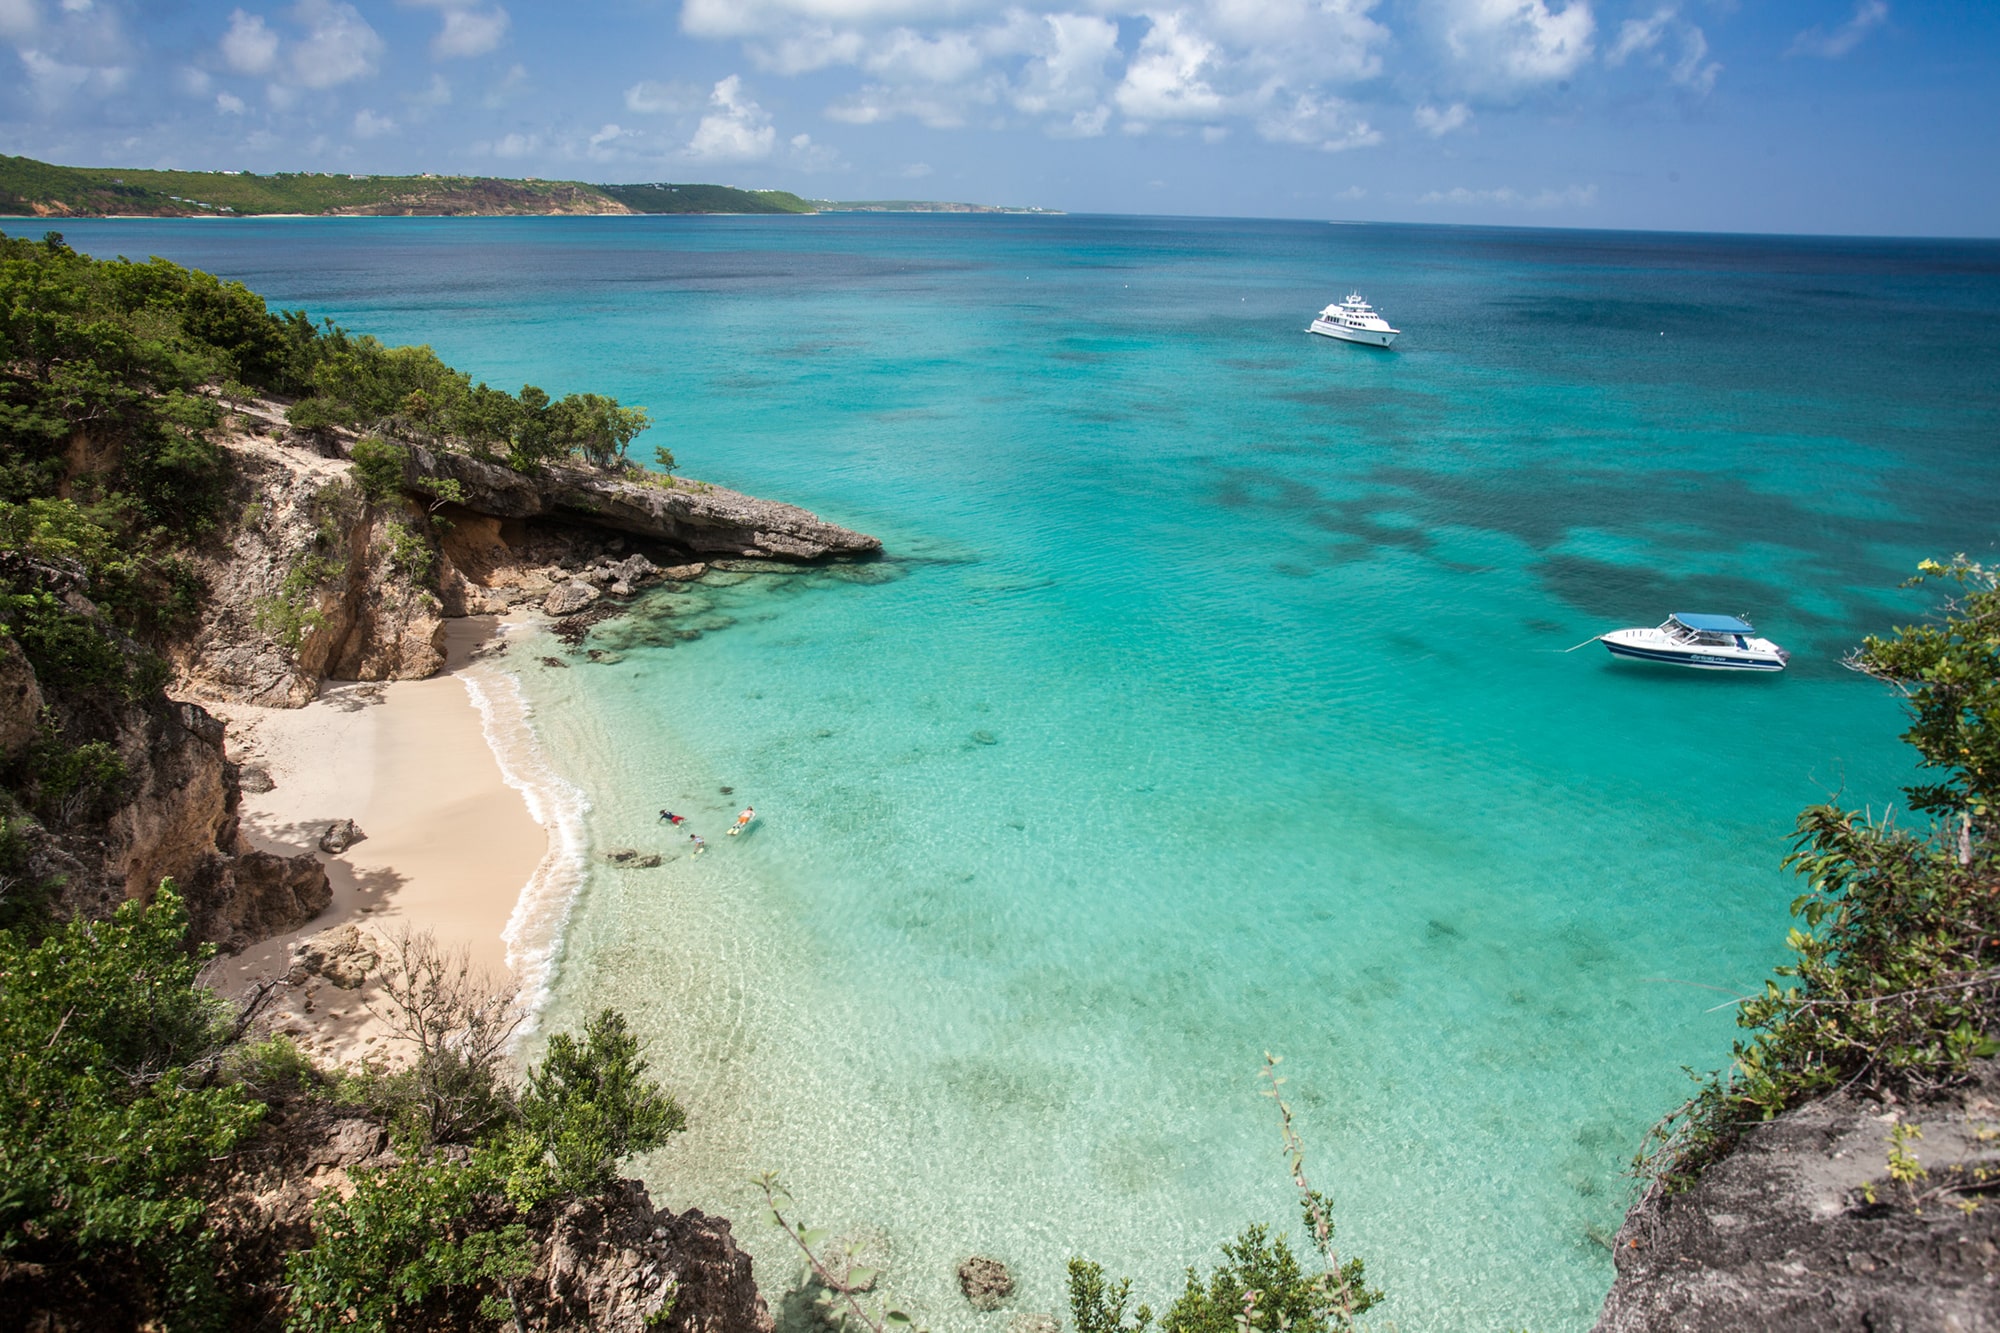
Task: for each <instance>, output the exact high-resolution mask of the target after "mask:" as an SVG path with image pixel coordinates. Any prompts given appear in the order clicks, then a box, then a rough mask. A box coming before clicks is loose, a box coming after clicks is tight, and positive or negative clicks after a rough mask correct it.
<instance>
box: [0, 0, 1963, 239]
mask: <svg viewBox="0 0 2000 1333" xmlns="http://www.w3.org/2000/svg"><path fill="white" fill-rule="evenodd" d="M10 64H11V66H12V68H11V69H10V70H9V71H8V73H7V76H6V77H5V78H0V152H8V153H15V154H22V155H26V156H30V157H36V158H41V159H43V160H45V161H53V162H61V163H69V164H75V165H94V166H125V167H178V168H186V169H202V170H250V171H260V172H263V171H278V170H292V171H340V172H352V173H414V172H422V171H433V172H441V173H444V172H451V173H476V174H483V175H502V176H540V177H545V178H562V179H578V180H586V181H599V182H618V183H622V182H634V181H655V180H668V181H707V182H715V183H720V184H732V185H742V186H749V187H757V188H779V189H789V190H794V191H797V192H798V193H800V194H803V195H806V196H808V197H813V198H829V199H884V198H904V199H950V200H967V201H972V202H979V203H993V204H1008V205H1022V206H1038V207H1043V208H1056V209H1064V210H1068V211H1072V212H1108V213H1139V214H1172V215H1206V216H1238V217H1291V218H1330V219H1354V220H1395V221H1414V222H1448V223H1480V224H1503V225H1531V226H1562V227H1611V228H1645V229H1662V230H1692V231H1750V232H1790V233H1836V234H1850V235H1934V236H1938V235H1941V236H1986V237H1992V236H2000V170H1996V168H2000V0H1938V2H1935V3H1919V0H1790V2H1781V0H1772V2H1770V3H1763V2H1760V0H657V2H656V0H571V2H570V3H539V2H537V0H504V2H503V0H290V2H285V0H278V2H275V3H274V2H272V0H242V3H240V4H237V3H219V4H210V3H198V2H195V0H143V2H142V0H0V69H5V68H7V66H8V65H10Z"/></svg>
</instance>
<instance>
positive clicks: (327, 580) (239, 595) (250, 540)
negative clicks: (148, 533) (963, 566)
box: [0, 402, 881, 708]
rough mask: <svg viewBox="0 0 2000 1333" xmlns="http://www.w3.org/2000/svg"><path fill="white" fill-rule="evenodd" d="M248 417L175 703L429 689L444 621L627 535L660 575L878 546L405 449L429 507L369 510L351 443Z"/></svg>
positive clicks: (841, 533) (587, 474)
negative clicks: (364, 687) (445, 489)
mask: <svg viewBox="0 0 2000 1333" xmlns="http://www.w3.org/2000/svg"><path fill="white" fill-rule="evenodd" d="M241 420H243V421H244V422H245V423H247V424H246V428H245V429H242V430H240V431H239V432H237V433H236V434H235V435H233V436H232V437H231V438H229V439H227V440H225V441H224V443H225V445H226V446H227V447H228V449H229V450H230V453H231V455H232V461H233V463H234V468H233V473H234V478H235V480H234V483H233V484H234V488H235V489H234V492H233V494H232V497H231V506H230V522H229V523H228V525H227V528H226V530H225V532H224V535H223V538H222V540H221V541H220V542H218V543H217V544H216V546H215V547H214V548H213V549H212V550H211V551H210V552H209V553H208V554H207V555H206V556H205V557H204V558H203V562H202V573H203V575H204V577H205V578H206V580H207V583H208V587H209V592H210V602H209V607H208V610H207V612H206V614H205V617H204V620H203V624H202V626H201V628H200V629H199V630H198V631H197V632H196V633H195V634H194V635H192V636H191V637H190V638H189V639H188V640H187V641H186V642H185V643H183V644H180V645H178V646H177V647H176V649H175V651H174V662H175V666H176V667H177V668H178V672H179V680H178V682H177V692H178V693H184V694H187V695H190V696H192V697H195V698H202V699H216V700H224V701H228V702H233V703H251V704H261V705H267V706H276V707H286V708H296V707H299V706H301V705H303V704H305V703H308V702H310V701H311V700H312V698H313V697H314V696H315V694H317V692H318V689H319V682H320V681H321V680H322V679H333V680H415V679H421V678H422V677H425V676H429V675H431V674H433V673H435V672H436V671H437V670H438V669H439V668H441V667H442V666H443V665H444V650H443V644H444V626H443V621H444V620H445V619H446V618H448V617H452V616H464V615H476V614H481V613H485V612H497V611H502V610H505V609H506V608H507V607H509V606H511V605H514V604H517V603H519V602H521V601H524V600H529V599H533V600H535V601H540V600H541V598H542V597H543V596H544V595H545V594H546V593H547V592H548V591H549V589H550V588H551V587H553V586H555V585H556V584H557V583H558V582H561V581H563V580H566V579H568V578H569V577H571V576H572V575H571V573H570V572H569V571H571V570H572V569H574V568H575V567H577V566H580V565H582V564H585V563H587V562H589V561H591V560H594V559H599V558H602V557H605V556H606V555H607V553H614V552H618V551H621V550H623V549H624V548H625V547H626V544H627V541H628V539H637V543H636V544H637V545H640V546H644V547H648V548H650V549H652V550H653V551H655V553H657V554H661V555H664V556H666V557H668V559H667V560H666V562H665V563H667V564H668V565H669V566H672V565H674V564H678V563H681V562H683V561H685V560H686V559H688V558H691V557H692V556H695V555H732V556H744V557H752V558H772V559H783V560H818V559H823V558H827V557H841V556H862V555H868V554H871V553H873V552H876V551H879V550H880V549H881V542H879V541H878V540H876V539H875V538H874V537H870V536H868V535H866V534H865V533H859V532H851V531H849V530H848V529H846V528H842V527H838V526H836V525H834V524H831V523H827V522H825V521H824V520H822V519H820V518H819V517H818V516H816V515H814V514H811V513H808V512H807V511H805V510H803V509H800V508H798V507H796V506H794V505H785V504H777V503H774V502H772V501H769V500H759V499H756V498H754V497H752V496H748V495H742V494H739V493H738V492H735V491H729V490H723V489H720V488H718V487H712V486H708V485H706V484H705V483H702V482H689V481H677V482H674V483H672V484H671V485H669V484H665V483H662V484H646V483H642V482H637V481H630V480H626V479H624V478H622V477H618V476H615V475H611V474H607V473H600V472H595V471H591V470H588V469H583V468H568V467H556V468H549V469H547V470H545V471H544V472H542V473H541V474H538V475H536V476H532V477H531V476H524V475H523V474H521V473H519V472H516V471H514V470H513V469H511V468H508V467H504V466H502V465H500V464H498V463H493V462H488V461H485V460H483V459H479V458H474V457H471V456H469V455H465V454H455V453H448V452H445V451H441V450H433V449H427V448H423V447H420V446H411V447H410V448H409V460H410V461H409V467H408V472H407V474H406V477H405V485H406V488H407V490H408V491H409V492H410V494H412V495H415V496H418V497H423V501H424V502H421V503H420V502H419V501H417V500H411V499H407V498H398V499H396V500H393V501H388V502H383V503H377V504H372V505H371V504H367V503H364V502H363V500H362V498H361V494H360V491H359V490H358V489H357V488H356V486H355V484H354V481H353V478H352V475H351V467H350V465H349V463H348V461H347V458H346V456H345V454H346V451H347V450H348V449H350V448H351V447H352V445H351V442H350V441H346V440H344V439H334V440H331V441H329V442H327V443H326V444H324V445H321V444H318V443H315V442H313V441H309V440H305V439H301V438H297V437H295V436H293V435H292V434H291V433H290V432H289V430H288V428H287V427H286V426H285V425H284V419H283V415H282V409H281V408H280V407H279V406H278V405H277V404H275V403H268V402H267V403H257V404H252V405H249V406H248V407H247V408H246V409H245V410H244V412H243V413H242V414H241ZM446 481H449V482H453V483H456V485H457V492H456V500H455V501H454V502H452V503H444V502H442V501H436V497H437V495H438V491H439V490H440V488H441V483H443V482H446ZM432 501H436V502H435V503H432ZM461 501H462V502H461ZM432 510H436V511H437V513H435V514H433V513H432V512H431V511H432ZM434 520H441V521H434ZM4 681H5V677H4V664H0V687H4Z"/></svg>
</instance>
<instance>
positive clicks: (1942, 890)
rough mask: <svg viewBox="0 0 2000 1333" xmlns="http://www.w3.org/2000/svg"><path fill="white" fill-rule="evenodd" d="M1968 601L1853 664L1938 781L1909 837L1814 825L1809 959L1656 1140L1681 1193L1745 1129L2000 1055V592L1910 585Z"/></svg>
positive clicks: (1921, 795)
mask: <svg viewBox="0 0 2000 1333" xmlns="http://www.w3.org/2000/svg"><path fill="white" fill-rule="evenodd" d="M1937 581H1942V582H1945V583H1948V584H1951V585H1953V586H1954V589H1955V590H1954V591H1953V592H1952V593H1951V594H1949V595H1948V596H1947V597H1946V598H1945V599H1944V601H1943V603H1942V605H1941V606H1940V607H1939V613H1938V615H1937V616H1936V618H1935V619H1934V621H1933V623H1930V624H1925V625H1915V626H1904V627H1899V628H1897V629H1895V630H1894V631H1892V632H1891V633H1890V634H1889V635H1888V636H1886V637H1875V636H1870V637H1869V638H1867V639H1866V640H1864V641H1863V643H1862V645H1861V647H1860V648H1859V649H1858V650H1856V651H1855V652H1854V653H1853V654H1852V655H1851V656H1850V657H1849V659H1848V664H1849V665H1850V666H1852V667H1853V668H1854V669H1855V670H1858V671H1861V672H1864V673H1866V674H1867V675H1870V676H1873V677H1875V678H1876V679H1878V680H1881V681H1884V682H1886V683H1887V684H1889V685H1890V686H1891V688H1893V689H1894V690H1896V692H1897V693H1898V694H1900V695H1901V696H1902V697H1903V699H1904V701H1905V703H1906V705H1907V708H1908V711H1909V715H1910V726H1909V728H1908V729H1907V730H1906V731H1904V733H1903V739H1904V740H1906V741H1908V742H1909V743H1910V744H1911V745H1912V746H1914V747H1915V748H1916V750H1917V753H1918V754H1919V755H1920V756H1921V757H1922V767H1923V768H1924V769H1925V770H1926V771H1927V772H1928V773H1930V774H1932V775H1934V776H1935V779H1936V780H1935V781H1930V782H1925V783H1920V784H1918V785H1915V786H1912V787H1909V788H1907V789H1906V792H1905V794H1906V795H1907V796H1908V798H1909V801H1910V806H1911V808H1912V809H1913V810H1915V811H1917V812H1919V813H1922V814H1925V815H1929V816H1931V821H1930V822H1929V823H1928V824H1927V825H1926V826H1924V827H1922V828H1917V829H1906V828H1902V827H1900V826H1898V825H1897V824H1895V823H1894V822H1893V820H1892V819H1891V818H1890V817H1889V816H1887V815H1884V816H1883V817H1882V818H1880V819H1874V818H1870V817H1869V816H1867V815H1865V814H1863V813H1861V812H1858V811H1853V810H1844V809H1841V808H1840V807H1839V806H1837V805H1833V804H1830V803H1829V804H1825V805H1816V806H1813V807H1810V808H1809V809H1807V810H1805V811H1803V812H1801V813H1800V815H1799V819H1798V828H1797V832H1796V835H1795V838H1794V842H1793V850H1792V853H1791V855H1790V856H1789V857H1788V858H1787V859H1786V864H1787V865H1788V866H1790V867H1791V868H1792V869H1793V870H1795V871H1796V872H1797V873H1798V874H1799V875H1800V876H1801V877H1802V878H1804V880H1805V881H1806V891H1805V892H1804V893H1803V894H1801V895H1800V896H1799V897H1798V898H1797V899H1796V900H1795V901H1794V902H1793V903H1792V913H1793V915H1794V916H1796V917H1797V918H1798V919H1799V920H1800V922H1801V925H1802V927H1803V928H1802V929H1795V930H1793V931H1792V933H1791V937H1790V939H1789V940H1788V945H1789V947H1790V948H1791V950H1792V951H1793V953H1794V955H1795V956H1796V960H1795V961H1794V962H1793V963H1791V964H1789V965H1788V966H1785V967H1781V968H1779V969H1778V975H1779V977H1781V978H1783V979H1784V981H1783V982H1782V984H1781V983H1780V982H1779V981H1769V982H1766V983H1765V986H1764V991H1763V993H1762V994H1760V995H1757V996H1755V997H1752V998H1751V999H1748V1000H1746V1001H1745V1002H1744V1003H1743V1004H1742V1007H1741V1008H1740V1010H1739V1011H1738V1016H1737V1022H1738V1023H1739V1024H1740V1025H1741V1026H1742V1027H1744V1028H1746V1029H1748V1030H1749V1032H1750V1034H1751V1035H1750V1036H1749V1037H1748V1038H1746V1039H1745V1040H1743V1041H1739V1042H1738V1043H1737V1044H1736V1048H1735V1059H1734V1062H1733V1064H1732V1065H1731V1067H1730V1069H1729V1070H1728V1071H1726V1072H1725V1073H1722V1074H1718V1075H1715V1076H1712V1077H1711V1078H1710V1079H1709V1080H1708V1081H1707V1082H1706V1083H1705V1084H1704V1086H1703V1087H1702V1089H1701V1090H1700V1091H1699V1092H1698V1093H1697V1094H1696V1095H1695V1096H1694V1097H1693V1098H1691V1099H1690V1100H1689V1101H1688V1102H1687V1103H1685V1104H1684V1105H1683V1106H1681V1107H1680V1108H1679V1109H1678V1110H1676V1111H1675V1112H1674V1113H1673V1114H1672V1115H1670V1116H1668V1117H1667V1119H1666V1120H1664V1121H1662V1122H1661V1123H1660V1125H1658V1126H1656V1127H1655V1129H1654V1131H1653V1134H1652V1136H1651V1137H1650V1139H1649V1142H1648V1145H1647V1149H1646V1151H1645V1152H1644V1153H1642V1155H1641V1159H1640V1167H1641V1169H1642V1171H1643V1172H1644V1173H1646V1174H1647V1175H1649V1176H1650V1177H1651V1178H1652V1180H1653V1182H1654V1185H1653V1187H1654V1188H1665V1189H1670V1190H1671V1189H1674V1188H1677V1187H1679V1186H1681V1185H1683V1184H1685V1183H1687V1182H1688V1181H1690V1180H1691V1179H1692V1178H1693V1176H1694V1174H1695V1173H1697V1172H1699V1171H1700V1169H1701V1168H1702V1167H1703V1166H1705V1165H1706V1164H1707V1163H1708V1162H1710V1161H1713V1160H1714V1159H1715V1158H1717V1157H1719V1156H1721V1155H1723V1154H1724V1153H1726V1152H1728V1150H1729V1148H1730V1146H1731V1145H1732V1144H1733V1143H1734V1141H1735V1139H1736V1137H1737V1136H1738V1135H1739V1134H1740V1133H1741V1132H1742V1130H1743V1129H1744V1128H1746V1127H1747V1126H1749V1125H1751V1124H1754V1123H1756V1122H1758V1121H1760V1120H1767V1119H1769V1118H1771V1117H1772V1116H1775V1115H1777V1114H1778V1113H1779V1112H1781V1111H1783V1110H1785V1109H1787V1108H1788V1107H1791V1106H1795V1105H1797V1104H1798V1103H1800V1102H1801V1101H1804V1100H1807V1099H1809V1098H1811V1097H1814V1096H1817V1095H1820V1094H1822V1093H1825V1092H1829V1091H1831V1090H1833V1089H1835V1088H1840V1087H1856V1088H1860V1089H1861V1090H1863V1091H1867V1092H1877V1093H1881V1092H1895V1093H1898V1094H1901V1093H1905V1092H1911V1091H1914V1092H1918V1093H1922V1092H1925V1091H1928V1090H1931V1089H1935V1088H1938V1087H1942V1086H1946V1085H1948V1084H1950V1083H1953V1082H1955V1081H1957V1080H1959V1079H1961V1078H1963V1077H1964V1076H1965V1075H1966V1073H1967V1071H1968V1070H1969V1069H1970V1067H1971V1063H1972V1061H1973V1060H1974V1059H1977V1058H1979V1057H1983V1056H1990V1055H1995V1054H2000V1040H1996V1037H2000V837H1996V835H2000V575H1996V571H1994V570H1991V569H1988V568H1985V567H1983V566H1981V565H1978V564H1975V563H1973V562H1971V561H1969V560H1967V559H1966V558H1965V557H1964V556H1958V557H1956V558H1955V559H1953V560H1951V561H1948V562H1938V561H1925V562H1924V563H1923V565H1921V566H1920V567H1919V573H1918V574H1917V576H1916V577H1915V578H1913V579H1912V580H1911V583H1912V584H1920V583H1926V582H1937Z"/></svg>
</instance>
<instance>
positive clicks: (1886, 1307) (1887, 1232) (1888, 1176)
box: [1597, 1061, 2000, 1333]
mask: <svg viewBox="0 0 2000 1333" xmlns="http://www.w3.org/2000/svg"><path fill="white" fill-rule="evenodd" d="M1899 1124H1900V1125H1903V1126H1905V1127H1906V1128H1905V1129H1904V1130H1903V1137H1902V1144H1901V1146H1900V1148H1899V1147H1897V1145H1895V1144H1893V1143H1892V1142H1891V1137H1890V1136H1891V1132H1892V1130H1894V1129H1895V1127H1896V1126H1897V1125H1899ZM1912 1131H1914V1132H1912ZM1919 1136H1920V1137H1919ZM1892 1152H1893V1153H1896V1154H1897V1155H1898V1157H1899V1158H1900V1159H1901V1160H1899V1161H1897V1162H1895V1163H1892V1161H1891V1154H1892ZM1898 1175H1900V1176H1901V1177H1902V1179H1900V1180H1899V1179H1897V1178H1896V1176H1898ZM1996 1192H2000V1066H1997V1065H1996V1064H1995V1062H1993V1061H1984V1062H1981V1065H1980V1067H1979V1070H1978V1077H1977V1079H1976V1080H1975V1081H1974V1082H1973V1083H1971V1084H1970V1085H1968V1086H1966V1087H1964V1088H1961V1089H1957V1090H1954V1091H1952V1092H1950V1093H1947V1094H1944V1095H1942V1096H1939V1097H1937V1098H1935V1099H1933V1100H1931V1101H1928V1102H1925V1103H1921V1104H1913V1105H1901V1106H1896V1105H1886V1104H1879V1103H1875V1102H1872V1101H1867V1100H1863V1099H1860V1098H1857V1097H1854V1096H1851V1095H1848V1094H1838V1095H1835V1096H1831V1097H1827V1098H1824V1099H1822V1100H1820V1101H1817V1102H1812V1103H1809V1104H1807V1105H1805V1106H1802V1107H1799V1108H1797V1109H1796V1110H1793V1111H1790V1112H1787V1113H1786V1114H1784V1115H1782V1116H1779V1117H1778V1118H1777V1119H1775V1120H1773V1121H1771V1122H1770V1123H1768V1124H1764V1125H1760V1126H1758V1127H1757V1128H1755V1129H1753V1130H1751V1131H1750V1132H1749V1133H1748V1134H1746V1135H1745V1136H1744V1137H1743V1139H1742V1141H1741V1142H1740V1143H1739V1144H1738V1145H1737V1146H1736V1148H1735V1150H1734V1151H1733V1152H1732V1153H1731V1154H1730V1155H1729V1156H1727V1157H1725V1158H1723V1159H1722V1160H1721V1161H1719V1162H1716V1163H1715V1164H1713V1165H1711V1166H1710V1167H1709V1168H1708V1169H1707V1170H1706V1171H1705V1172H1703V1173H1702V1175H1701V1176H1700V1178H1699V1179H1697V1180H1696V1181H1695V1183H1694V1185H1693V1186H1692V1187H1691V1188H1690V1189H1688V1190H1687V1191H1686V1192H1685V1193H1682V1194H1678V1195H1673V1196H1656V1197H1649V1198H1647V1199H1645V1200H1643V1201H1641V1202H1640V1203H1639V1204H1638V1205H1637V1206H1636V1207H1635V1208H1633V1210H1632V1212H1631V1214H1630V1215H1629V1216H1628V1217H1627V1218H1626V1220H1625V1225H1624V1227H1623V1228H1622V1229H1621V1230H1620V1231H1619V1233H1618V1239H1617V1242H1616V1250H1615V1254H1616V1262H1617V1267H1618V1277H1617V1281H1616V1282H1615V1284H1614V1285H1613V1286H1612V1289H1611V1294H1610V1296H1609V1297H1608V1298H1607V1299H1606V1301H1605V1303H1604V1309H1603V1312H1602V1314H1601V1315H1600V1317H1599V1319H1598V1323H1597V1333H1668V1330H1672V1331H1673V1333H1741V1330H1745V1329H1759V1330H1768V1331H1769V1333H1793V1331H1794V1330H1796V1333H1847V1331H1849V1330H1852V1333H1876V1331H1878V1330H1885V1329H1895V1330H1902V1331H1904V1333H1920V1331H1922V1330H1936V1331H1937V1333H1992V1331H1993V1330H2000V1206H1996V1205H1995V1204H1994V1203H1993V1202H1992V1198H1993V1195H1994V1194H1995V1193H1996Z"/></svg>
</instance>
